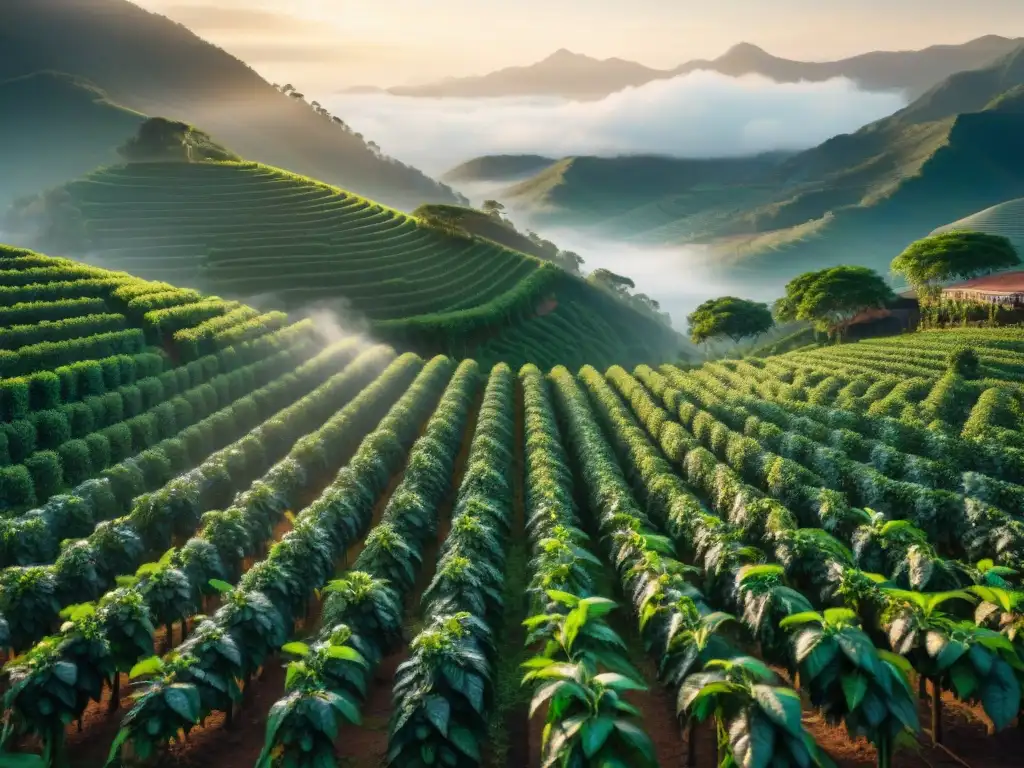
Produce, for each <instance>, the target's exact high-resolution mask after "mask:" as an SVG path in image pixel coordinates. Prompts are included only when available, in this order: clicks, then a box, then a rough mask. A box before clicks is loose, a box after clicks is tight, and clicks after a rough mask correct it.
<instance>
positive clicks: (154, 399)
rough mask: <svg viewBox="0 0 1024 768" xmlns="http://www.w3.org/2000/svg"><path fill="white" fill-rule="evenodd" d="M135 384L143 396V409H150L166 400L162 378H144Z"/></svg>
mask: <svg viewBox="0 0 1024 768" xmlns="http://www.w3.org/2000/svg"><path fill="white" fill-rule="evenodd" d="M135 386H136V387H137V388H138V390H139V393H140V394H141V396H142V410H144V411H148V410H150V409H151V408H155V407H156V406H157V405H159V404H160V403H162V402H163V401H164V386H163V384H161V383H160V379H158V378H149V379H142V380H141V381H139V382H138V383H137V384H136V385H135Z"/></svg>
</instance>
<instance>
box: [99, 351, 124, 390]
mask: <svg viewBox="0 0 1024 768" xmlns="http://www.w3.org/2000/svg"><path fill="white" fill-rule="evenodd" d="M100 369H101V370H102V371H103V385H104V386H105V387H106V388H107V390H108V391H109V390H115V389H117V388H118V387H120V386H121V383H122V382H121V363H120V362H119V360H118V358H116V357H105V358H103V359H102V360H100Z"/></svg>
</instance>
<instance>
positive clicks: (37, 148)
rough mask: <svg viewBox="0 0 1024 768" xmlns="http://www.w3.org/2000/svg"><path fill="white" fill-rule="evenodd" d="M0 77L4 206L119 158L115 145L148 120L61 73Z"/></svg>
mask: <svg viewBox="0 0 1024 768" xmlns="http://www.w3.org/2000/svg"><path fill="white" fill-rule="evenodd" d="M0 34H2V33H0ZM2 55H3V54H0V56H2ZM0 80H2V82H0V114H3V115H6V116H7V119H5V120H3V121H0V158H2V165H3V172H2V173H0V209H3V208H5V207H6V206H7V205H8V204H9V203H10V202H11V201H12V200H13V199H15V198H17V197H20V196H22V195H27V194H30V193H34V192H38V191H40V190H41V189H46V188H47V187H51V186H54V185H56V184H61V183H63V182H65V181H67V180H68V179H73V178H75V177H76V176H81V175H82V174H83V173H86V172H87V171H91V170H92V169H93V168H95V167H96V166H98V165H105V164H107V163H111V162H114V161H116V160H117V154H116V152H115V150H116V148H117V147H118V146H119V145H120V144H121V143H123V142H124V141H125V140H126V139H128V138H130V137H131V136H132V135H134V134H135V132H136V131H137V130H138V127H139V125H140V124H141V123H142V121H143V120H144V119H145V115H141V114H139V113H137V112H134V111H132V110H130V109H127V108H125V107H122V106H119V105H117V104H115V103H114V102H112V101H111V100H110V98H109V97H108V96H107V95H106V94H105V93H104V92H103V91H101V90H100V89H99V88H97V87H96V86H94V85H92V84H91V83H88V82H86V81H85V80H82V79H80V78H75V77H71V76H70V75H66V74H62V73H59V72H36V73H34V74H29V75H24V76H22V77H15V78H12V79H9V80H3V79H2V77H0Z"/></svg>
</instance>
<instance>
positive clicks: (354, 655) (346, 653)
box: [327, 645, 367, 666]
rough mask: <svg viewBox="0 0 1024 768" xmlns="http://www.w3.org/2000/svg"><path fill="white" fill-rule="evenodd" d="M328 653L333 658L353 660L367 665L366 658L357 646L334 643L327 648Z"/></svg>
mask: <svg viewBox="0 0 1024 768" xmlns="http://www.w3.org/2000/svg"><path fill="white" fill-rule="evenodd" d="M327 655H328V656H330V657H331V658H332V659H344V660H345V661H353V662H355V663H357V664H362V665H364V666H365V665H366V663H367V662H366V659H364V658H363V655H362V654H361V653H359V651H357V650H356V649H355V648H351V647H349V646H347V645H332V646H329V647H328V648H327Z"/></svg>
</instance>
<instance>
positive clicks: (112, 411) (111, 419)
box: [103, 392, 124, 425]
mask: <svg viewBox="0 0 1024 768" xmlns="http://www.w3.org/2000/svg"><path fill="white" fill-rule="evenodd" d="M121 421H124V398H122V397H121V395H120V394H119V393H117V392H107V394H105V395H104V396H103V424H104V425H110V424H117V423H118V422H121Z"/></svg>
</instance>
